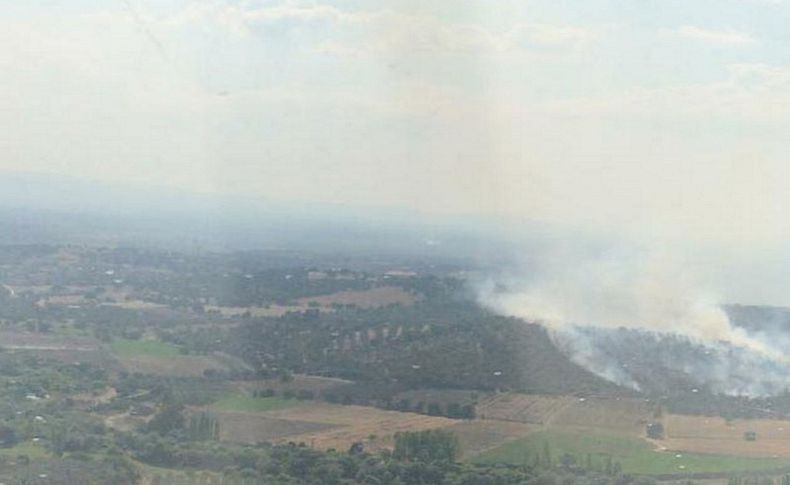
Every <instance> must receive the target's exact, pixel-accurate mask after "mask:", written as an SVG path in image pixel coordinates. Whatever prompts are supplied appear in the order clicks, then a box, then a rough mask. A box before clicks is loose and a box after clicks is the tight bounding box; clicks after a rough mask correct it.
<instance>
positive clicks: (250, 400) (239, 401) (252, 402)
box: [211, 394, 302, 413]
mask: <svg viewBox="0 0 790 485" xmlns="http://www.w3.org/2000/svg"><path fill="white" fill-rule="evenodd" d="M301 404H302V401H298V400H296V399H282V398H277V397H267V398H260V397H251V396H246V395H243V394H234V395H231V396H228V397H225V398H223V399H220V400H219V401H217V402H215V403H214V404H212V405H211V407H212V409H217V410H219V411H230V412H244V413H262V412H266V411H276V410H278V409H287V408H292V407H295V406H299V405H301Z"/></svg>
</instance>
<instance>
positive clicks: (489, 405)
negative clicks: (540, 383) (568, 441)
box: [477, 393, 575, 424]
mask: <svg viewBox="0 0 790 485" xmlns="http://www.w3.org/2000/svg"><path fill="white" fill-rule="evenodd" d="M574 400H575V398H573V397H569V396H542V395H537V394H518V393H505V394H494V395H492V396H490V397H488V398H486V399H484V400H483V401H482V402H481V403H480V404H479V405H478V406H477V416H478V417H480V418H483V419H495V420H500V421H513V422H517V423H532V424H548V423H549V422H550V421H551V419H552V418H553V417H554V416H555V415H556V414H557V413H558V412H560V411H561V410H562V409H564V408H566V407H568V406H571V405H572V404H573V402H574Z"/></svg>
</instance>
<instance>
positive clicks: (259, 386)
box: [236, 374, 352, 396]
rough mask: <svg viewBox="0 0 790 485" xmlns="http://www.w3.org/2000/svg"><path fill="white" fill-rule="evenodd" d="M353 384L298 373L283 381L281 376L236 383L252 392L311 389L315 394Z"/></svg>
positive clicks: (241, 389)
mask: <svg viewBox="0 0 790 485" xmlns="http://www.w3.org/2000/svg"><path fill="white" fill-rule="evenodd" d="M349 384H352V381H348V380H345V379H337V378H334V377H319V376H307V375H301V374H296V375H293V376H292V377H291V379H288V380H285V381H283V380H282V379H280V378H271V379H258V380H254V381H240V382H238V383H236V385H237V387H238V389H239V390H240V391H241V392H245V393H248V394H252V393H253V392H255V391H265V390H269V389H271V390H273V391H275V392H277V393H278V394H282V393H283V392H293V393H298V392H299V391H310V392H312V393H314V395H316V396H317V395H320V394H321V393H323V392H326V391H330V390H333V389H337V388H339V387H341V386H345V385H349Z"/></svg>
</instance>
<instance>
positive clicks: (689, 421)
mask: <svg viewBox="0 0 790 485" xmlns="http://www.w3.org/2000/svg"><path fill="white" fill-rule="evenodd" d="M664 426H665V430H666V439H663V440H657V441H656V443H657V444H658V445H659V446H661V447H664V448H667V449H670V450H683V451H694V452H699V453H718V454H727V455H738V456H760V457H790V420H778V419H749V420H744V419H736V420H732V421H729V422H728V421H726V420H725V419H724V418H720V417H704V416H680V415H668V416H666V418H665V419H664ZM749 432H753V433H755V439H754V441H749V440H747V439H746V438H745V434H746V433H749Z"/></svg>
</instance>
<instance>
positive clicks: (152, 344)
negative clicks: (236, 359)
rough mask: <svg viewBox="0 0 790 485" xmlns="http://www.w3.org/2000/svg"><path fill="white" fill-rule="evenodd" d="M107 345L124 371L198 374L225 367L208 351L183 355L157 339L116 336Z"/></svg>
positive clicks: (192, 375) (181, 375) (196, 375)
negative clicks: (128, 338)
mask: <svg viewBox="0 0 790 485" xmlns="http://www.w3.org/2000/svg"><path fill="white" fill-rule="evenodd" d="M110 349H111V350H112V352H113V354H115V356H116V357H117V358H118V360H119V362H120V363H121V365H122V366H123V368H124V369H125V370H126V371H128V372H139V373H141V374H154V375H163V376H178V377H199V376H202V375H204V372H205V371H206V370H209V369H215V370H225V369H227V365H226V364H225V363H224V362H221V361H220V360H221V359H217V358H214V357H213V356H209V355H183V354H181V353H180V352H179V349H178V347H176V346H174V345H170V344H168V343H165V342H160V341H157V340H127V339H116V340H114V341H113V342H112V344H111V345H110Z"/></svg>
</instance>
